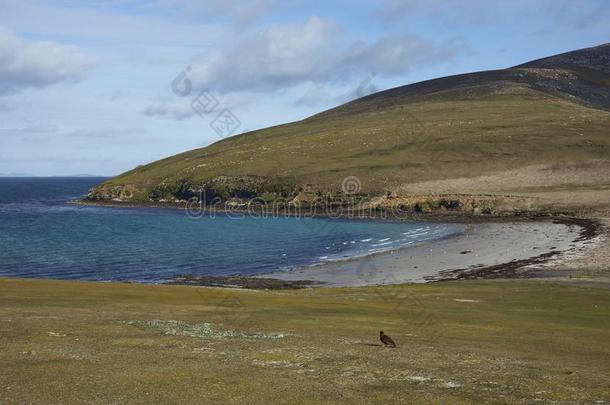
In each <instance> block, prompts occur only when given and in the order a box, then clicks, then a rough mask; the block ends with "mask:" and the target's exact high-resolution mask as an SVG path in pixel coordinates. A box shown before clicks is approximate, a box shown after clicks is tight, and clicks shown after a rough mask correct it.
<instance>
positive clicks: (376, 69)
mask: <svg viewBox="0 0 610 405" xmlns="http://www.w3.org/2000/svg"><path fill="white" fill-rule="evenodd" d="M0 10H1V12H0V174H10V173H29V174H34V175H72V174H81V173H89V174H100V175H115V174H118V173H120V172H123V171H126V170H129V169H131V168H133V167H134V166H137V165H139V164H143V163H148V162H151V161H154V160H157V159H159V158H162V157H166V156H169V155H173V154H175V153H178V152H182V151H185V150H189V149H193V148H196V147H202V146H205V145H208V144H210V143H212V142H215V141H218V140H220V139H222V137H224V136H227V135H229V134H231V133H234V134H235V133H241V132H243V131H246V130H252V129H257V128H263V127H267V126H270V125H275V124H280V123H284V122H287V121H294V120H298V119H302V118H305V117H307V116H309V115H311V114H314V113H316V112H319V111H321V110H324V109H327V108H330V107H333V106H336V105H338V104H341V103H343V102H345V101H348V100H350V99H353V98H355V97H357V96H359V95H365V94H367V93H369V92H371V91H374V90H381V89H387V88H391V87H396V86H400V85H404V84H409V83H413V82H417V81H420V80H425V79H431V78H435V77H439V76H446V75H450V74H458V73H463V72H471V71H478V70H485V69H495V68H504V67H509V66H513V65H516V64H519V63H522V62H525V61H528V60H531V59H535V58H539V57H544V56H549V55H552V54H556V53H560V52H565V51H570V50H573V49H578V48H584V47H588V46H595V45H599V44H602V43H606V42H610V2H609V1H607V0H580V1H567V0H538V1H533V0H512V1H495V0H487V1H483V0H462V1H451V0H427V1H420V0H380V1H377V2H370V1H334V2H331V1H300V0H297V1H276V0H254V1H249V2H246V1H237V0H224V1H222V0H200V1H194V0H141V1H137V0H106V1H102V0H84V1H76V0H60V1H46V0H20V1H17V0H15V1H7V0H0ZM187 68H188V70H187ZM181 74H182V75H181ZM172 83H175V85H174V86H172ZM187 83H188V85H189V86H188V88H187V87H185V86H186V85H187ZM186 90H190V91H186ZM193 103H195V104H194V105H195V106H198V109H199V112H197V111H196V109H194V108H193Z"/></svg>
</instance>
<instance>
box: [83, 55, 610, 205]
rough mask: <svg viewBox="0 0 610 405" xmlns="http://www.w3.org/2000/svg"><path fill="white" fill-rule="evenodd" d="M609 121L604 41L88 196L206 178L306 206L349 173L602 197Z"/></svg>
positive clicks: (467, 77) (128, 197)
mask: <svg viewBox="0 0 610 405" xmlns="http://www.w3.org/2000/svg"><path fill="white" fill-rule="evenodd" d="M608 128H610V44H605V45H601V46H598V47H594V48H588V49H582V50H578V51H574V52H569V53H565V54H561V55H556V56H551V57H548V58H544V59H540V60H536V61H532V62H528V63H525V64H522V65H519V66H515V67H512V68H508V69H503V70H494V71H484V72H476V73H469V74H462V75H457V76H451V77H444V78H439V79H435V80H428V81H424V82H420V83H416V84H412V85H408V86H402V87H398V88H394V89H390V90H385V91H382V92H379V93H375V94H372V95H370V96H367V97H364V98H361V99H358V100H354V101H352V102H349V103H347V104H344V105H341V106H339V107H336V108H334V109H331V110H328V111H325V112H322V113H320V114H317V115H314V116H312V117H309V118H307V119H304V120H302V121H298V122H293V123H289V124H285V125H279V126H275V127H271V128H266V129H262V130H258V131H253V132H249V133H246V134H242V135H238V136H234V137H231V138H227V139H224V140H222V141H220V142H217V143H214V144H212V145H210V146H207V147H205V148H201V149H195V150H192V151H188V152H185V153H181V154H179V155H176V156H172V157H168V158H166V159H163V160H160V161H157V162H154V163H151V164H148V165H144V166H140V167H137V168H135V169H133V170H131V171H128V172H126V173H123V174H121V175H120V176H117V177H115V178H112V179H110V180H108V181H106V182H105V183H102V184H101V185H99V186H97V187H96V188H94V189H93V190H92V191H91V192H90V194H89V195H88V197H87V198H88V199H89V200H91V201H108V200H114V201H123V202H136V203H143V202H158V201H169V202H177V201H184V200H186V199H188V198H190V197H192V196H196V195H198V190H200V189H201V188H202V184H205V186H204V187H205V189H206V194H207V197H208V198H211V197H214V196H217V197H220V198H222V199H224V200H229V199H237V200H238V201H239V200H243V199H246V198H251V197H255V196H256V197H262V198H264V199H266V200H269V201H271V200H274V199H289V200H292V199H296V200H298V201H305V202H306V201H308V200H311V199H312V196H316V195H318V196H319V195H324V194H332V195H335V196H340V195H342V192H343V190H342V181H343V179H345V178H346V177H348V176H354V177H356V178H357V179H358V182H359V187H358V189H359V193H360V194H366V195H368V196H370V197H371V198H374V197H378V200H376V201H377V202H376V204H381V205H383V204H387V203H388V198H389V199H405V201H407V202H409V201H411V200H412V199H413V198H417V197H418V196H419V197H421V196H429V195H432V194H447V193H449V194H452V193H457V194H471V195H481V194H498V195H506V194H510V195H519V196H520V197H524V198H532V200H531V201H530V200H528V201H527V202H526V203H523V204H521V205H520V207H518V209H530V208H532V207H533V206H538V207H542V206H545V205H547V204H551V205H553V204H554V205H557V206H558V207H564V208H565V207H567V206H570V207H582V206H583V205H585V206H596V207H597V206H601V205H604V204H605V203H607V201H609V200H610V199H609V198H608V197H609V196H610V195H609V194H608V193H609V190H610V178H609V177H610V176H609V175H608V173H610V133H609V130H608ZM575 191H578V193H575ZM426 198H428V197H426ZM409 199H411V200H409ZM371 201H372V200H371ZM520 201H521V200H520ZM411 202H412V201H411ZM495 204H496V205H498V204H497V202H496V203H495ZM463 205H464V204H462V203H460V206H463ZM474 205H476V203H475V204H474ZM471 208H472V204H471V205H470V206H468V210H470V209H471Z"/></svg>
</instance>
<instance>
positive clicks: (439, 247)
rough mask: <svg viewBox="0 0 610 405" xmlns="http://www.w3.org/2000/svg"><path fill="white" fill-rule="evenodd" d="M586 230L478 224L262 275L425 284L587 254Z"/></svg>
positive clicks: (328, 282) (335, 282) (548, 224)
mask: <svg viewBox="0 0 610 405" xmlns="http://www.w3.org/2000/svg"><path fill="white" fill-rule="evenodd" d="M581 230H582V228H581V227H579V226H576V225H571V224H563V223H555V222H552V221H536V222H510V223H482V224H473V225H469V226H464V232H463V233H461V234H458V235H456V236H453V237H450V238H447V239H443V240H440V241H433V242H430V243H423V244H420V245H416V246H411V247H405V248H401V249H397V250H394V251H389V252H384V253H379V254H375V255H371V256H367V257H363V258H358V259H352V260H346V261H339V262H331V263H324V264H320V265H316V266H310V267H305V268H299V269H293V270H282V271H278V272H273V273H269V274H265V275H261V276H259V277H272V278H276V279H281V280H314V281H320V282H323V283H325V286H330V287H343V286H364V285H383V284H398V283H423V282H429V281H433V280H437V279H441V278H447V277H448V276H450V274H448V273H450V272H452V271H455V270H459V269H463V270H468V269H477V268H482V267H488V266H496V265H500V264H503V263H509V262H512V261H517V260H526V259H530V258H534V257H538V256H540V255H549V253H550V252H557V253H556V254H554V255H552V257H550V260H551V261H555V260H557V261H560V260H562V258H564V257H569V258H570V260H575V259H577V258H579V257H584V256H586V255H587V252H588V251H589V250H591V249H592V248H593V247H594V243H591V242H590V241H583V240H580V241H579V240H578V239H579V237H580V232H581ZM587 242H589V243H587ZM549 256H550V255H549Z"/></svg>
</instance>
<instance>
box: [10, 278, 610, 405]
mask: <svg viewBox="0 0 610 405" xmlns="http://www.w3.org/2000/svg"><path fill="white" fill-rule="evenodd" d="M603 286H604V285H603V284H600V285H599V286H598V287H602V288H584V287H578V286H576V285H575V284H569V283H560V282H556V281H555V282H551V281H545V282H539V281H523V280H520V281H476V282H451V283H439V284H431V285H405V286H388V287H367V288H349V289H348V288H345V289H307V290H296V291H288V292H283V291H282V292H280V291H243V290H228V289H214V288H193V287H180V286H146V285H129V284H105V283H76V282H57V281H24V280H7V279H3V280H0V347H1V348H2V350H1V351H0V365H1V367H0V403H10V404H12V403H19V404H21V403H41V402H56V403H70V402H79V403H83V402H87V403H117V402H132V403H153V402H161V403H165V402H168V403H169V402H171V403H176V402H181V403H184V402H193V403H195V402H196V403H205V402H213V403H216V402H222V403H256V402H259V401H260V402H261V403H269V402H271V401H273V402H279V403H366V402H372V401H384V402H386V403H388V402H389V403H401V402H403V403H404V401H412V402H418V403H428V402H431V403H454V404H455V403H473V402H475V403H480V402H481V401H491V402H496V403H514V402H525V403H530V402H535V401H545V402H553V401H558V402H562V401H567V402H579V403H581V402H584V403H596V402H597V401H610V378H609V376H610V290H608V289H607V288H603ZM380 329H383V330H384V331H385V332H386V333H388V334H389V335H390V336H392V337H393V338H394V340H396V342H397V343H398V346H399V347H398V348H397V349H386V348H383V347H380V346H379V344H378V343H379V342H378V339H377V335H378V333H379V330H380Z"/></svg>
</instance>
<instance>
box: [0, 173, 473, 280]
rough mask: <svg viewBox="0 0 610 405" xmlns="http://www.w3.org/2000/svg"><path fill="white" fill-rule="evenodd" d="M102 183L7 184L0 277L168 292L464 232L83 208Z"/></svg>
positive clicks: (0, 183)
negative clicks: (195, 278)
mask: <svg viewBox="0 0 610 405" xmlns="http://www.w3.org/2000/svg"><path fill="white" fill-rule="evenodd" d="M103 180H104V179H103V178H89V177H87V178H0V277H26V278H53V279H72V280H96V281H134V282H141V283H160V282H164V281H168V280H170V279H171V278H173V277H174V276H177V275H180V274H197V275H255V274H261V273H268V272H271V271H274V270H280V269H287V268H297V267H302V266H310V265H314V264H317V263H321V262H325V261H332V260H344V259H348V258H352V257H356V256H363V255H367V254H371V253H374V252H378V251H383V250H389V249H395V248H397V247H400V246H407V245H413V244H418V243H430V242H433V241H434V240H436V239H439V238H443V237H446V236H448V235H450V234H454V233H457V232H461V231H462V226H460V225H457V224H442V223H426V222H415V221H410V222H407V221H401V222H392V221H379V220H347V219H326V218H290V217H289V218H286V217H277V218H275V217H268V218H260V217H251V216H245V217H243V218H242V219H236V218H232V217H229V216H227V215H224V214H216V216H215V217H214V218H211V217H209V216H203V217H201V218H193V217H190V216H188V215H186V213H185V211H183V210H178V209H158V208H113V207H95V206H80V205H73V204H69V203H68V201H70V200H73V199H77V198H80V197H82V196H83V195H85V194H86V193H87V191H88V190H89V189H90V188H91V187H92V186H94V185H95V184H97V183H99V182H101V181H103Z"/></svg>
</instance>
